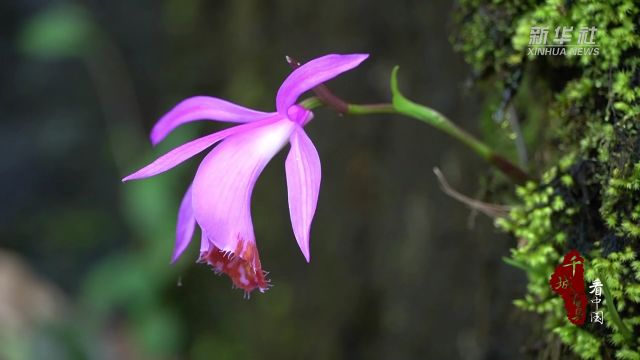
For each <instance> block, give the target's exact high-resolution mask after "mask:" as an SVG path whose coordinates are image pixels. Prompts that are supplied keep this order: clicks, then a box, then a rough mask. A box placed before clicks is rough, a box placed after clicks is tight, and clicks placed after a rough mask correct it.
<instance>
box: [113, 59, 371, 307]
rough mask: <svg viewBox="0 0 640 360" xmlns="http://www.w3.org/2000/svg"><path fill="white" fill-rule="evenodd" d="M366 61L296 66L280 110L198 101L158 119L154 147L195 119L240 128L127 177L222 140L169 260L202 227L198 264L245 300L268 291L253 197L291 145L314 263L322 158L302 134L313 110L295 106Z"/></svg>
mask: <svg viewBox="0 0 640 360" xmlns="http://www.w3.org/2000/svg"><path fill="white" fill-rule="evenodd" d="M368 56H369V55H367V54H347V55H339V54H330V55H325V56H322V57H319V58H316V59H314V60H311V61H309V62H307V63H306V64H304V65H302V66H300V67H298V68H297V69H295V70H294V71H293V72H292V73H291V74H290V75H289V76H288V77H287V78H286V79H285V80H284V82H283V83H282V85H281V86H280V89H279V90H278V93H277V95H276V112H262V111H257V110H252V109H248V108H245V107H242V106H239V105H236V104H233V103H230V102H228V101H225V100H222V99H218V98H214V97H208V96H195V97H191V98H188V99H186V100H184V101H182V102H181V103H179V104H178V105H176V106H175V107H174V108H173V109H172V110H171V111H169V113H167V114H166V115H164V116H163V117H162V118H160V120H159V121H158V122H157V123H156V124H155V126H154V127H153V129H152V130H151V136H150V137H151V143H152V144H154V145H155V144H157V143H159V142H160V141H162V140H163V139H164V138H165V137H166V136H167V135H168V134H169V133H170V132H171V131H173V130H174V129H175V128H177V127H178V126H180V125H182V124H185V123H188V122H191V121H196V120H216V121H223V122H231V123H240V125H237V126H234V127H231V128H228V129H225V130H222V131H219V132H216V133H213V134H210V135H207V136H204V137H201V138H198V139H195V140H192V141H190V142H188V143H186V144H183V145H181V146H179V147H177V148H175V149H173V150H171V151H169V152H168V153H166V154H164V155H162V156H160V157H159V158H158V159H156V160H155V161H154V162H152V163H151V164H149V165H147V166H146V167H144V168H142V169H140V170H138V171H136V172H134V173H133V174H131V175H129V176H127V177H125V178H124V179H123V180H122V181H129V180H138V179H144V178H148V177H151V176H154V175H157V174H160V173H162V172H165V171H167V170H169V169H171V168H173V167H175V166H176V165H178V164H180V163H182V162H183V161H185V160H187V159H189V158H191V157H192V156H194V155H197V154H199V153H200V152H202V151H204V150H206V149H208V148H210V147H211V146H213V145H214V144H216V143H218V142H220V144H218V145H217V146H216V147H214V148H213V149H212V150H211V151H210V152H209V154H207V155H206V156H205V158H204V159H203V160H202V162H201V163H200V166H199V167H198V170H197V172H196V175H195V177H194V179H193V182H192V184H191V185H190V186H189V188H188V190H187V191H186V193H185V195H184V198H183V199H182V202H181V204H180V210H179V212H178V224H177V228H176V244H175V249H174V252H173V257H172V262H175V261H176V260H177V259H178V257H179V256H180V255H181V254H182V253H183V252H184V250H185V249H186V248H187V246H188V245H189V243H190V242H191V239H192V237H193V233H194V230H195V227H196V225H198V226H200V229H201V230H202V240H201V243H200V258H199V261H201V262H206V263H208V264H209V265H210V266H211V267H212V268H213V270H214V271H215V272H217V273H225V274H227V275H228V276H229V277H230V278H231V280H232V282H233V285H234V286H235V287H237V288H240V289H242V290H244V291H245V294H247V295H248V294H250V293H251V292H252V291H253V290H255V289H258V290H259V291H260V292H264V291H265V290H266V289H268V288H269V281H268V280H267V279H266V273H265V272H264V271H263V270H262V266H261V264H260V258H259V256H258V249H257V247H256V239H255V235H254V232H253V224H252V220H251V206H250V203H251V194H252V192H253V188H254V185H255V183H256V181H257V179H258V177H259V176H260V173H261V172H262V170H263V169H264V168H265V166H266V165H267V164H268V163H269V161H270V160H271V159H272V158H273V156H275V155H276V154H277V153H278V152H279V151H280V150H281V149H282V148H283V147H284V146H285V145H286V144H287V142H288V143H289V144H291V149H290V150H289V154H288V155H287V158H286V161H285V171H286V179H287V193H288V200H289V214H290V216H291V225H292V228H293V233H294V235H295V238H296V241H297V242H298V246H299V247H300V250H301V251H302V254H303V255H304V257H305V259H306V260H307V262H308V261H310V258H311V255H310V252H309V231H310V227H311V222H312V220H313V216H314V214H315V210H316V205H317V202H318V193H319V190H320V178H321V170H320V158H319V156H318V152H317V150H316V148H315V146H314V145H313V142H311V139H309V137H308V136H307V134H306V133H305V131H304V129H303V127H304V125H306V124H307V123H308V122H309V121H310V120H311V119H312V118H313V113H312V112H311V111H309V110H307V109H305V108H303V107H301V106H299V105H296V104H295V103H296V101H297V100H298V98H299V97H300V95H302V94H303V93H304V92H306V91H308V90H310V89H312V88H313V87H315V86H317V85H320V84H322V83H323V82H325V81H328V80H330V79H332V78H334V77H336V76H338V75H340V74H341V73H343V72H345V71H348V70H351V69H353V68H355V67H357V66H358V65H359V64H360V63H361V62H363V61H364V60H365V59H366V58H367V57H368Z"/></svg>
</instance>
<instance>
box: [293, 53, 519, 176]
mask: <svg viewBox="0 0 640 360" xmlns="http://www.w3.org/2000/svg"><path fill="white" fill-rule="evenodd" d="M290 63H292V64H293V66H295V65H296V64H297V63H296V62H295V61H293V60H290ZM397 73H398V67H397V66H396V67H395V68H394V69H393V71H392V73H391V93H392V103H391V104H349V103H347V102H345V101H344V100H342V99H340V98H339V97H337V96H335V95H334V94H333V93H332V92H331V91H330V90H329V89H328V88H327V87H326V86H325V85H319V86H317V87H315V88H314V89H313V91H314V92H315V93H316V95H317V96H315V97H311V98H308V99H305V100H304V101H302V102H301V103H300V106H303V107H304V108H306V109H309V110H311V109H314V108H316V107H319V106H321V105H323V104H324V105H326V106H328V107H331V108H333V109H335V110H336V111H338V112H339V113H342V114H350V115H369V114H400V115H405V116H408V117H410V118H413V119H416V120H419V121H422V122H423V123H426V124H428V125H431V126H433V127H435V128H436V129H439V130H441V131H443V132H445V133H447V134H448V135H450V136H452V137H453V138H454V139H456V140H458V141H460V142H461V143H463V144H465V145H467V146H468V147H469V148H470V149H471V150H473V151H474V152H475V153H476V154H478V155H479V156H480V157H482V158H483V159H485V160H486V161H488V162H489V163H490V164H491V165H493V166H495V167H496V168H497V169H498V170H500V171H501V172H502V173H503V174H505V175H506V176H508V177H509V178H510V179H512V180H513V181H514V182H516V183H517V184H522V183H524V182H526V181H527V180H529V179H530V177H529V175H527V173H525V172H524V171H523V170H522V169H520V168H519V167H518V166H516V165H515V164H513V163H512V162H510V161H509V160H507V159H506V158H504V157H502V156H501V155H499V154H497V153H495V152H494V151H493V150H491V148H489V147H488V146H487V145H486V144H484V143H483V142H481V141H480V140H478V139H477V138H475V137H474V136H473V135H471V134H469V133H468V132H466V131H464V130H463V129H461V128H459V127H458V126H457V125H456V124H454V123H453V122H452V121H451V120H449V119H447V118H446V117H445V116H444V115H442V114H440V113H439V112H437V111H435V110H433V109H431V108H428V107H426V106H423V105H420V104H417V103H414V102H413V101H411V100H409V99H407V98H405V97H404V96H403V95H402V94H401V93H400V90H399V89H398V79H397Z"/></svg>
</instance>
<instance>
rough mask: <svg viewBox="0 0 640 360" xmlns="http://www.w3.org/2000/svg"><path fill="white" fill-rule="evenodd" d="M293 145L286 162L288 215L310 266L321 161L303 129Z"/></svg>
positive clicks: (298, 132) (296, 133) (298, 133)
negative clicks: (310, 243) (310, 235)
mask: <svg viewBox="0 0 640 360" xmlns="http://www.w3.org/2000/svg"><path fill="white" fill-rule="evenodd" d="M290 141H291V150H290V151H289V155H288V156H287V160H286V162H285V168H286V172H287V192H288V195H289V214H290V215H291V225H292V227H293V233H294V235H295V236H296V241H297V242H298V246H300V250H302V254H303V255H304V257H305V259H307V262H309V261H310V259H311V255H310V252H309V231H310V228H311V221H312V220H313V215H314V214H315V211H316V205H317V203H318V194H319V192H320V178H321V170H320V157H319V156H318V151H317V150H316V148H315V146H313V143H312V142H311V139H309V137H308V136H307V134H306V133H305V132H304V130H303V129H302V127H296V129H295V131H294V132H293V134H292V135H291V139H290Z"/></svg>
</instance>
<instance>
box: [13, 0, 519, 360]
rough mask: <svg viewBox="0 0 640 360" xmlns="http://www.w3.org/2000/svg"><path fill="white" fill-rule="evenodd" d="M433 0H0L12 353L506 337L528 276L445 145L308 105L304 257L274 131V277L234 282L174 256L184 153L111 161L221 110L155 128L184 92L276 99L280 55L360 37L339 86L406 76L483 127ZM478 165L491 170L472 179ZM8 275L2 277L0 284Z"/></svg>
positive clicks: (414, 354) (396, 350)
mask: <svg viewBox="0 0 640 360" xmlns="http://www.w3.org/2000/svg"><path fill="white" fill-rule="evenodd" d="M453 6H454V5H453V4H452V3H451V2H449V1H375V2H371V1H364V0H359V1H349V2H345V1H339V0H325V1H293V0H280V1H258V0H242V1H240V0H238V1H202V0H163V1H136V2H131V1H78V2H63V1H41V0H30V1H6V2H3V3H2V4H1V5H0V20H1V22H0V24H1V25H0V27H1V29H2V31H1V32H0V40H1V41H0V57H1V59H2V67H1V68H0V89H1V90H0V91H1V92H0V94H1V97H0V108H1V109H2V120H1V121H0V149H2V154H3V160H2V166H1V167H0V174H2V176H1V177H0V182H1V185H2V186H0V199H2V206H0V251H1V253H0V254H1V257H0V265H1V266H0V279H2V281H3V282H2V283H1V284H6V285H0V293H3V295H1V297H0V307H2V308H3V309H1V310H0V340H1V343H2V349H3V350H1V351H0V357H2V358H4V357H6V358H8V359H21V358H33V359H42V358H50V359H68V358H72V359H85V358H91V359H93V358H118V359H140V358H158V359H173V358H193V359H209V358H216V359H300V358H304V359H388V358H393V359H418V358H420V359H422V358H434V359H439V358H449V359H451V358H461V359H480V358H492V359H496V358H505V359H511V358H514V357H516V356H518V354H520V351H521V349H520V347H519V344H521V343H522V341H521V340H522V339H523V338H524V336H525V332H524V330H523V329H525V328H526V327H527V325H526V320H525V319H524V318H522V315H519V314H517V313H516V312H515V310H514V309H513V308H512V306H511V301H512V300H513V299H514V298H516V297H518V296H520V295H521V294H522V292H523V291H524V290H523V288H524V277H523V276H522V274H520V273H518V271H517V270H516V269H513V268H510V267H509V266H507V265H506V264H504V263H502V262H501V260H500V258H501V257H502V256H504V255H506V254H507V253H508V248H509V247H510V246H511V245H512V240H511V239H509V238H507V237H506V236H504V235H499V234H497V233H496V231H495V230H494V229H493V226H492V223H491V221H490V220H489V219H487V218H484V217H480V216H478V217H477V218H476V217H475V214H473V213H472V212H470V211H469V210H468V209H466V208H465V207H464V206H463V205H461V204H459V203H457V202H455V201H454V200H452V199H451V198H449V197H447V196H446V195H445V194H443V193H442V192H441V191H440V189H439V187H438V184H437V181H436V178H435V176H434V175H433V172H432V168H433V167H434V166H438V167H440V168H441V169H442V171H443V172H444V174H445V175H446V176H447V178H448V180H449V182H450V183H451V184H452V185H453V186H454V187H455V188H456V189H458V190H460V191H462V192H464V193H467V194H471V195H478V196H481V195H482V194H483V192H484V191H485V190H484V189H485V186H484V185H483V182H482V181H479V180H478V179H479V178H481V176H483V175H487V174H489V173H490V171H489V170H488V169H487V168H486V166H485V164H483V163H481V162H480V161H479V160H478V158H476V157H475V156H474V155H473V154H471V153H470V152H468V151H467V149H465V148H463V147H462V146H461V145H460V144H458V143H456V142H454V141H453V140H451V139H449V138H447V137H446V136H444V135H442V134H440V133H437V132H436V131H435V130H434V129H432V128H429V127H427V126H425V125H424V124H421V123H419V122H416V121H413V120H408V119H404V118H399V117H395V116H387V115H385V116H367V117H349V116H338V115H337V114H335V113H334V112H332V111H330V110H327V109H320V110H317V111H316V117H315V120H314V121H313V122H311V123H310V124H309V125H308V126H307V130H308V132H309V134H310V136H311V138H312V139H313V140H314V142H315V144H316V146H317V148H318V151H319V153H320V157H321V160H322V165H323V175H324V176H323V183H322V191H321V195H320V200H319V207H318V211H317V213H316V218H315V222H314V225H313V228H312V234H311V236H312V243H311V252H312V262H311V263H310V264H306V263H305V261H304V258H303V256H302V255H301V254H300V252H299V249H298V247H297V245H296V243H295V240H294V237H293V234H292V231H291V229H290V223H289V218H288V211H287V202H286V189H285V180H284V171H283V169H284V166H283V162H284V152H283V153H281V154H280V155H278V156H277V157H276V158H275V159H274V160H273V162H272V163H271V164H270V165H269V166H268V167H267V169H266V170H265V172H264V173H263V175H262V176H261V178H260V181H259V182H258V184H257V187H256V190H255V192H254V198H253V217H254V222H255V224H254V225H255V231H256V237H257V241H258V246H259V249H260V252H261V259H262V263H263V266H264V268H265V269H266V270H269V271H270V272H271V275H270V277H271V279H272V282H273V284H274V285H275V286H274V287H273V288H272V289H271V290H269V291H268V292H266V293H265V294H253V295H252V296H251V299H250V300H243V299H242V292H241V291H239V290H231V289H230V281H229V280H228V279H227V278H224V277H216V276H215V275H214V274H213V272H212V271H210V270H209V269H208V268H207V267H206V266H204V265H197V264H194V261H195V259H196V257H197V251H196V250H197V249H195V246H194V247H193V248H190V249H189V250H188V252H187V253H186V254H185V255H184V256H183V257H182V259H181V260H180V261H179V263H178V264H177V265H175V266H170V265H169V258H170V254H171V248H172V245H173V236H174V235H173V232H174V226H175V218H176V213H177V207H178V201H179V198H180V197H181V196H182V194H183V192H184V190H185V189H186V186H187V184H188V182H189V181H190V177H191V176H192V175H193V172H194V170H195V166H196V165H197V162H198V161H197V160H196V159H194V160H192V161H190V162H188V164H186V165H182V166H180V167H179V168H177V169H175V170H173V171H171V172H170V173H167V174H164V175H161V176H159V177H157V178H153V179H150V180H146V181H142V182H138V183H127V184H122V183H121V182H120V179H121V178H122V177H123V176H124V175H126V174H128V173H129V172H131V171H132V170H135V169H137V168H138V167H140V166H141V165H143V164H145V163H146V162H148V161H149V160H151V159H153V158H154V157H155V156H157V155H159V154H161V153H164V152H165V151H167V150H168V149H170V148H172V147H173V146H175V145H178V144H179V143H181V142H183V141H185V140H187V139H189V138H193V137H195V136H197V135H199V134H205V133H208V132H211V131H214V130H217V129H220V128H222V127H223V126H224V125H220V124H216V123H211V122H206V123H201V124H193V125H187V126H185V127H183V128H180V129H179V130H177V131H176V132H175V133H174V134H172V135H171V136H170V137H169V139H168V140H167V141H166V142H167V144H162V145H160V146H159V147H158V148H156V149H153V148H152V147H151V145H150V144H149V143H148V140H147V134H148V132H149V129H150V127H151V126H152V124H153V123H154V121H156V120H157V119H158V117H159V116H161V115H162V114H163V113H164V112H166V111H167V110H169V109H170V108H171V107H172V106H173V105H174V104H175V103H177V102H178V101H180V100H181V99H183V98H186V97H189V96H192V95H197V94H202V95H211V96H218V97H221V98H225V99H229V100H231V101H234V102H236V103H239V104H244V105H247V106H249V107H253V108H258V109H265V110H267V109H273V107H274V96H275V92H276V90H277V88H278V86H279V84H280V82H281V81H282V80H283V79H284V78H285V77H286V75H287V74H288V73H289V72H290V69H289V67H288V66H287V64H286V63H285V61H284V56H285V55H291V56H294V57H296V58H298V59H300V60H302V61H306V60H308V59H311V58H314V57H316V56H319V55H323V54H326V53H334V52H336V53H349V52H367V53H370V54H371V57H370V59H369V60H367V61H366V62H365V63H364V64H363V65H362V66H361V67H360V68H358V69H357V70H355V71H352V72H350V73H347V74H345V75H344V76H342V77H341V78H339V79H337V80H335V81H332V82H331V83H330V85H331V87H332V88H333V89H334V90H335V92H336V93H338V94H340V95H341V96H343V97H344V98H346V99H349V100H351V101H354V102H377V101H388V99H389V89H388V78H389V74H390V71H391V68H392V67H393V66H394V65H396V64H398V65H400V66H401V72H400V77H401V86H402V88H403V91H404V93H405V94H406V95H407V96H410V97H412V98H413V99H415V100H417V101H420V102H422V103H425V104H427V105H429V106H432V107H433V108H435V109H437V110H439V111H441V112H442V113H444V114H446V115H447V116H449V117H450V118H451V119H453V120H454V121H455V122H456V123H458V124H459V125H460V126H462V127H464V128H466V129H468V130H469V131H470V132H478V131H479V129H477V124H478V118H479V116H480V114H479V112H480V107H479V105H478V103H477V99H476V96H475V95H474V92H473V89H472V88H470V87H468V86H465V84H466V83H467V81H468V79H469V73H470V70H469V69H468V68H467V67H466V66H465V64H464V62H463V60H462V58H461V56H460V55H458V54H456V53H454V52H453V50H452V46H451V44H450V42H449V36H450V35H449V34H450V33H451V30H452V29H451V28H452V24H451V12H452V9H453ZM488 179H489V180H488V181H491V178H490V177H489V178H488ZM2 287H4V288H2Z"/></svg>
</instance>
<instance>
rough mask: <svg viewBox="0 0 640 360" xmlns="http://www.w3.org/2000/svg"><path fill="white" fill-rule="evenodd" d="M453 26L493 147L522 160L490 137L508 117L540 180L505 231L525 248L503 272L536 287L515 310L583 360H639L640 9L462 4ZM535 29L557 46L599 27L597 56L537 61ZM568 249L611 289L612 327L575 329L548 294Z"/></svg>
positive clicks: (470, 0)
mask: <svg viewBox="0 0 640 360" xmlns="http://www.w3.org/2000/svg"><path fill="white" fill-rule="evenodd" d="M456 14H457V15H456V21H457V23H458V29H459V30H458V32H457V33H456V35H455V36H454V38H453V42H454V44H455V47H456V49H457V50H458V51H460V52H461V53H462V54H463V55H464V57H465V59H466V60H467V61H468V62H469V63H470V64H471V66H472V68H473V70H474V74H475V75H474V77H475V79H476V83H477V84H478V85H479V89H480V90H481V91H484V92H487V93H488V95H489V96H487V97H486V99H487V100H486V104H485V108H486V109H487V110H486V112H485V115H484V116H483V117H482V118H483V119H482V121H483V122H482V124H483V125H482V126H483V129H484V130H485V131H484V134H485V136H487V137H489V139H488V143H490V144H492V145H493V146H496V147H498V148H499V150H501V151H504V152H505V153H507V154H514V153H515V150H514V149H515V145H514V142H513V141H512V138H513V136H512V135H513V134H510V132H509V131H504V130H500V129H501V128H504V126H494V127H493V128H492V127H490V126H487V125H486V123H487V120H486V119H492V120H495V116H492V115H493V114H495V113H496V112H504V109H505V108H510V109H511V110H512V111H511V112H512V113H515V114H517V119H518V121H519V122H520V124H521V128H522V129H523V134H520V136H522V137H523V138H524V139H525V144H526V145H527V147H528V148H529V152H530V154H531V155H530V157H529V158H530V168H531V169H530V170H531V171H532V172H533V173H537V174H538V176H536V178H537V179H539V180H538V181H536V182H530V183H528V184H526V185H525V186H522V187H519V188H517V189H516V196H517V200H516V202H515V203H514V204H513V210H512V211H511V213H510V215H509V217H507V218H504V219H499V220H498V221H496V225H497V226H498V227H500V228H501V229H503V230H505V231H507V232H509V233H511V234H513V235H514V238H515V239H516V241H517V246H514V248H513V249H512V251H511V254H510V257H509V258H508V259H506V260H505V261H507V262H508V263H509V264H512V265H514V266H517V267H518V268H520V269H523V270H524V271H525V272H526V273H527V275H528V286H527V292H526V294H524V295H523V298H521V299H518V300H516V301H515V302H514V304H515V305H516V306H517V307H519V308H521V309H523V310H525V311H532V312H536V313H539V314H541V317H540V319H541V321H540V323H539V324H534V326H536V327H538V328H544V329H546V331H547V332H548V333H552V334H554V335H555V336H556V337H557V338H559V339H560V340H561V341H562V343H563V344H565V347H566V349H567V350H570V351H572V352H573V353H574V354H575V355H576V356H578V357H581V358H585V359H599V358H611V357H615V358H617V359H640V342H639V341H638V337H639V336H638V333H640V257H639V255H638V251H639V250H640V132H639V130H640V30H639V27H640V25H639V24H640V5H639V4H637V3H636V2H635V1H633V0H613V1H608V2H595V1H575V0H562V1H560V0H555V1H554V0H547V1H544V2H540V1H515V0H514V1H501V0H494V1H487V2H482V1H479V0H461V1H460V4H459V6H458V9H457V12H456ZM532 26H548V27H549V39H551V38H552V36H553V32H554V31H553V29H554V28H555V27H556V26H572V27H573V28H574V30H577V29H579V28H581V27H592V26H595V27H596V28H597V29H598V30H597V37H596V43H597V44H598V46H599V50H600V52H599V55H597V56H579V55H566V56H560V55H558V56H541V55H538V56H534V55H528V54H527V47H528V46H529V45H528V44H529V34H530V29H531V27H532ZM576 34H577V31H574V36H573V39H572V43H573V44H575V43H576V38H577V36H576ZM495 94H502V96H496V95H495ZM507 130H508V127H507ZM504 199H513V198H512V197H510V195H509V194H504ZM570 249H578V250H579V251H580V252H581V253H582V254H583V256H584V257H585V259H586V260H587V264H586V266H585V268H586V272H585V280H586V281H588V282H591V281H593V280H595V279H596V278H600V279H601V280H603V281H605V282H606V284H607V286H608V290H609V292H610V298H607V299H606V300H605V302H607V303H608V302H611V303H610V304H609V305H613V306H610V307H609V306H606V307H604V308H603V309H604V310H603V311H604V316H605V325H603V326H596V325H594V324H591V323H589V322H587V323H586V324H585V325H584V326H582V327H577V326H575V325H573V324H571V323H569V322H568V321H567V319H566V316H565V313H564V309H563V304H562V301H561V299H560V298H559V297H557V296H555V295H554V294H552V292H551V289H550V288H549V286H548V283H547V282H548V279H549V276H550V275H551V273H552V272H553V270H554V268H555V266H556V265H557V264H558V263H559V262H560V260H561V258H562V256H563V255H564V254H566V253H567V252H568V251H569V250H570ZM616 316H617V317H619V318H620V320H619V322H616V321H614V320H615V318H616ZM625 329H626V331H627V332H625ZM629 333H630V334H631V335H629ZM538 340H539V341H544V342H547V344H548V347H549V348H550V347H552V346H553V344H554V340H553V339H548V338H544V339H538ZM548 350H549V349H543V350H542V351H544V352H546V351H548Z"/></svg>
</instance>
